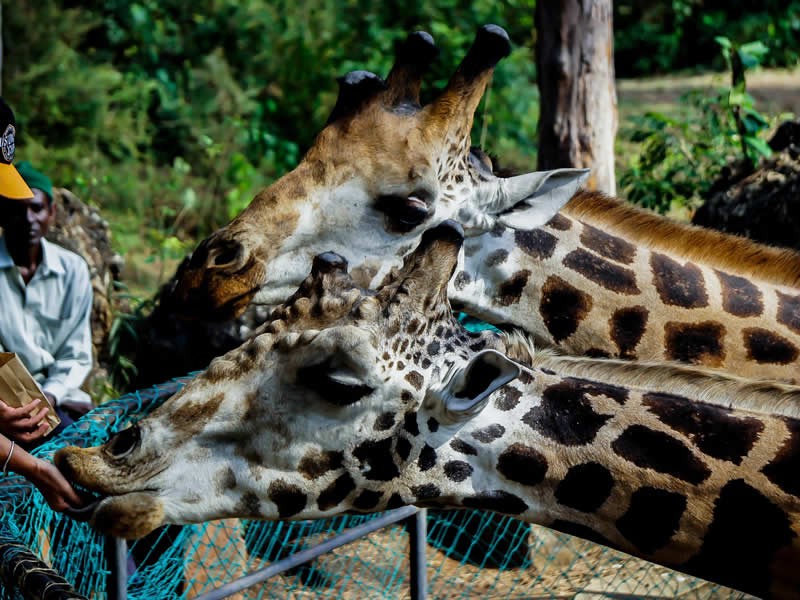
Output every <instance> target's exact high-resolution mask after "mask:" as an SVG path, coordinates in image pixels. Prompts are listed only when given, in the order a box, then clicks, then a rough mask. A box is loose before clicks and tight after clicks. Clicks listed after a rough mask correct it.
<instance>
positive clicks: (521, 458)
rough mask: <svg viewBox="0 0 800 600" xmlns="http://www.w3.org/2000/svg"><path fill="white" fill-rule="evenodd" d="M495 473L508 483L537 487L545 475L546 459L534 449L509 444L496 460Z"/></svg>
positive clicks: (523, 445)
mask: <svg viewBox="0 0 800 600" xmlns="http://www.w3.org/2000/svg"><path fill="white" fill-rule="evenodd" d="M497 471H498V473H500V474H501V475H502V476H503V477H505V478H506V479H508V480H510V481H516V482H517V483H521V484H523V485H537V484H539V483H541V482H542V481H543V480H544V476H545V474H546V473H547V458H546V457H545V456H544V454H542V453H541V452H539V451H538V450H537V449H536V448H531V447H530V446H526V445H525V444H519V443H516V444H511V446H509V447H508V448H507V449H505V450H504V451H503V452H502V453H501V454H500V456H499V457H498V458H497Z"/></svg>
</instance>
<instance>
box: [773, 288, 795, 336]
mask: <svg viewBox="0 0 800 600" xmlns="http://www.w3.org/2000/svg"><path fill="white" fill-rule="evenodd" d="M777 294H778V322H779V323H783V324H784V325H786V326H787V327H788V328H789V329H791V330H792V331H794V332H795V333H798V334H800V296H790V295H788V294H783V293H781V292H777Z"/></svg>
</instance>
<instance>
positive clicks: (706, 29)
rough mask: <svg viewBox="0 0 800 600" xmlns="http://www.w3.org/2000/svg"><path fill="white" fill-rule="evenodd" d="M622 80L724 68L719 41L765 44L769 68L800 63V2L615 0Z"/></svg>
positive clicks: (617, 59) (618, 66) (616, 47)
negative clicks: (644, 0) (760, 41)
mask: <svg viewBox="0 0 800 600" xmlns="http://www.w3.org/2000/svg"><path fill="white" fill-rule="evenodd" d="M614 32H615V33H614V57H615V63H616V71H617V75H618V76H620V77H639V76H642V75H645V76H646V75H654V74H658V73H667V72H674V71H677V70H681V69H690V70H698V69H709V68H712V69H722V68H723V67H724V62H723V61H722V57H721V56H720V55H719V52H718V49H717V44H716V41H715V40H716V37H717V36H719V35H720V33H724V34H725V35H726V36H727V37H729V38H731V39H737V40H752V39H761V40H762V41H763V43H764V44H765V46H766V47H767V48H769V55H768V56H767V57H766V60H765V62H764V63H763V64H764V65H765V66H769V67H793V66H795V65H797V64H798V62H800V46H798V45H797V40H798V39H800V1H798V0H788V1H787V0H739V1H738V2H730V1H728V0H668V1H667V0H661V1H655V2H653V1H651V2H641V1H636V0H614Z"/></svg>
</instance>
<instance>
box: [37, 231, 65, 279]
mask: <svg viewBox="0 0 800 600" xmlns="http://www.w3.org/2000/svg"><path fill="white" fill-rule="evenodd" d="M55 254H56V252H55V250H54V249H53V244H51V243H50V242H48V241H47V240H46V239H44V238H42V264H40V265H39V269H41V270H42V275H48V274H50V273H57V274H62V275H63V274H64V267H63V266H62V265H61V261H60V260H58V258H57V257H56V256H55Z"/></svg>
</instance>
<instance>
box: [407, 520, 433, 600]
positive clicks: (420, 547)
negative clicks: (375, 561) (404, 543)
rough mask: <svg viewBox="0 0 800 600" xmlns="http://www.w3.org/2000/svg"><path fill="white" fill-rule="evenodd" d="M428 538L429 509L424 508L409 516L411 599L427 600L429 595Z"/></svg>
mask: <svg viewBox="0 0 800 600" xmlns="http://www.w3.org/2000/svg"><path fill="white" fill-rule="evenodd" d="M427 538H428V511H427V510H425V509H424V508H423V509H420V510H419V511H417V513H416V514H414V515H412V516H410V517H408V551H409V563H410V568H411V600H425V599H426V598H427V597H428V560H427V558H426V557H425V547H426V543H427Z"/></svg>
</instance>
